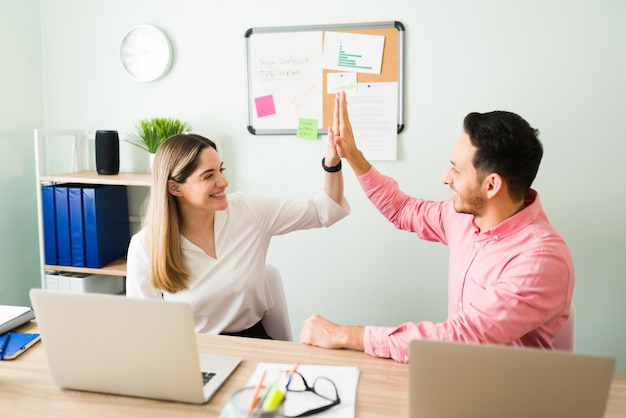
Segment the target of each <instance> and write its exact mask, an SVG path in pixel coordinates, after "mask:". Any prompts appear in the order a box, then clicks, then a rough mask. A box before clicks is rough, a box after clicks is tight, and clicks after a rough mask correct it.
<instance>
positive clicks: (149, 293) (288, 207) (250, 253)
mask: <svg viewBox="0 0 626 418" xmlns="http://www.w3.org/2000/svg"><path fill="white" fill-rule="evenodd" d="M324 161H325V162H326V163H327V164H330V165H331V166H332V167H336V166H339V164H338V163H339V161H340V159H339V156H338V155H337V153H336V150H335V148H334V146H333V145H332V142H331V141H329V147H328V149H327V151H326V154H325V156H324ZM224 170H225V168H224V164H223V162H222V160H221V158H220V155H219V154H218V152H217V147H216V145H215V143H214V142H213V141H211V140H209V139H207V138H205V137H203V136H200V135H196V134H179V135H173V136H171V137H169V138H168V139H167V140H166V141H165V142H163V144H161V146H160V147H159V148H158V150H157V152H156V157H155V161H154V167H153V172H152V188H151V193H150V198H149V201H148V206H147V212H146V218H145V220H144V225H143V228H142V230H141V231H140V232H138V233H137V234H136V235H135V236H133V238H132V240H131V243H130V247H129V250H128V266H127V283H126V291H127V296H128V297H135V298H156V299H161V298H162V299H166V300H176V301H184V302H187V303H189V304H190V305H191V306H193V307H194V313H195V320H196V324H195V326H196V332H206V333H214V334H217V333H224V334H230V335H242V336H249V337H258V338H269V336H268V335H267V333H266V331H265V328H264V327H263V324H262V323H261V321H262V319H263V318H264V317H265V315H266V314H267V313H268V312H269V311H270V310H271V309H272V308H273V305H274V301H273V300H272V296H271V293H270V290H269V287H268V285H267V280H266V277H265V274H266V273H265V271H266V270H265V259H266V256H267V251H268V248H269V245H270V241H271V238H272V237H273V236H274V235H282V234H285V233H288V232H291V231H297V230H303V229H310V228H320V227H327V226H330V225H332V224H334V223H335V222H337V221H339V220H340V219H342V218H343V217H345V216H346V215H348V213H349V206H348V203H347V202H346V201H345V199H344V197H343V177H342V173H341V170H334V171H328V170H327V171H323V170H320V171H322V172H323V173H324V174H323V175H324V182H325V184H324V191H323V192H320V193H318V194H317V195H316V196H313V197H311V198H309V199H302V200H294V199H283V198H275V197H261V196H247V195H244V194H243V193H240V192H237V193H232V194H227V192H226V191H227V188H228V184H229V183H228V180H227V179H226V176H225V173H224Z"/></svg>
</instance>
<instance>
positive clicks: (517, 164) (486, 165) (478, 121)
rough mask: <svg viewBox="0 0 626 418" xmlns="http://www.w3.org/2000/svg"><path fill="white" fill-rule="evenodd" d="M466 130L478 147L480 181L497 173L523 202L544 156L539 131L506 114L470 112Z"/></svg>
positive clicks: (502, 112)
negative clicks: (490, 174)
mask: <svg viewBox="0 0 626 418" xmlns="http://www.w3.org/2000/svg"><path fill="white" fill-rule="evenodd" d="M463 128H464V129H465V133H466V134H468V135H469V137H470V141H471V142H472V145H474V146H475V147H476V148H477V150H476V154H475V155H474V161H473V163H474V168H475V169H476V171H477V173H478V176H479V179H481V178H484V176H486V175H488V174H489V173H497V174H499V175H500V176H501V177H502V178H503V179H504V180H505V181H506V184H507V185H508V189H509V195H510V196H511V198H512V199H514V200H520V199H523V198H524V197H525V196H526V194H527V193H528V190H529V189H530V186H531V184H532V183H533V180H535V176H536V175H537V170H538V169H539V163H540V162H541V157H542V156H543V147H542V145H541V142H540V141H539V138H538V135H539V131H538V130H537V129H534V128H533V127H532V126H530V125H529V124H528V122H526V121H525V120H524V119H523V118H522V117H521V116H519V115H517V114H515V113H511V112H504V111H493V112H488V113H477V112H473V113H469V114H468V115H467V116H465V119H464V120H463Z"/></svg>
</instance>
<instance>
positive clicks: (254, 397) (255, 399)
mask: <svg viewBox="0 0 626 418" xmlns="http://www.w3.org/2000/svg"><path fill="white" fill-rule="evenodd" d="M264 380H265V370H263V373H261V378H260V379H259V383H257V384H256V387H255V388H254V394H253V395H252V402H250V407H249V408H248V416H250V414H251V413H252V411H253V410H254V407H255V406H256V404H257V402H258V401H259V393H261V389H262V388H263V381H264Z"/></svg>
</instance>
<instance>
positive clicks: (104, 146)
mask: <svg viewBox="0 0 626 418" xmlns="http://www.w3.org/2000/svg"><path fill="white" fill-rule="evenodd" d="M96 170H97V171H98V174H106V175H111V174H117V173H119V171H120V138H119V136H118V134H117V131H96Z"/></svg>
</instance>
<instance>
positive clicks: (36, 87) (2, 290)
mask: <svg viewBox="0 0 626 418" xmlns="http://www.w3.org/2000/svg"><path fill="white" fill-rule="evenodd" d="M0 92H1V93H0V196H1V197H0V274H1V275H2V277H0V304H20V305H30V301H29V299H28V289H30V288H31V287H33V286H39V283H40V278H39V272H38V271H39V268H38V264H39V248H38V246H37V224H36V196H35V191H34V190H35V189H34V186H35V172H34V164H35V163H34V155H35V154H34V152H33V127H35V126H38V125H41V124H43V95H42V86H41V48H40V32H39V2H38V1H37V0H0Z"/></svg>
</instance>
